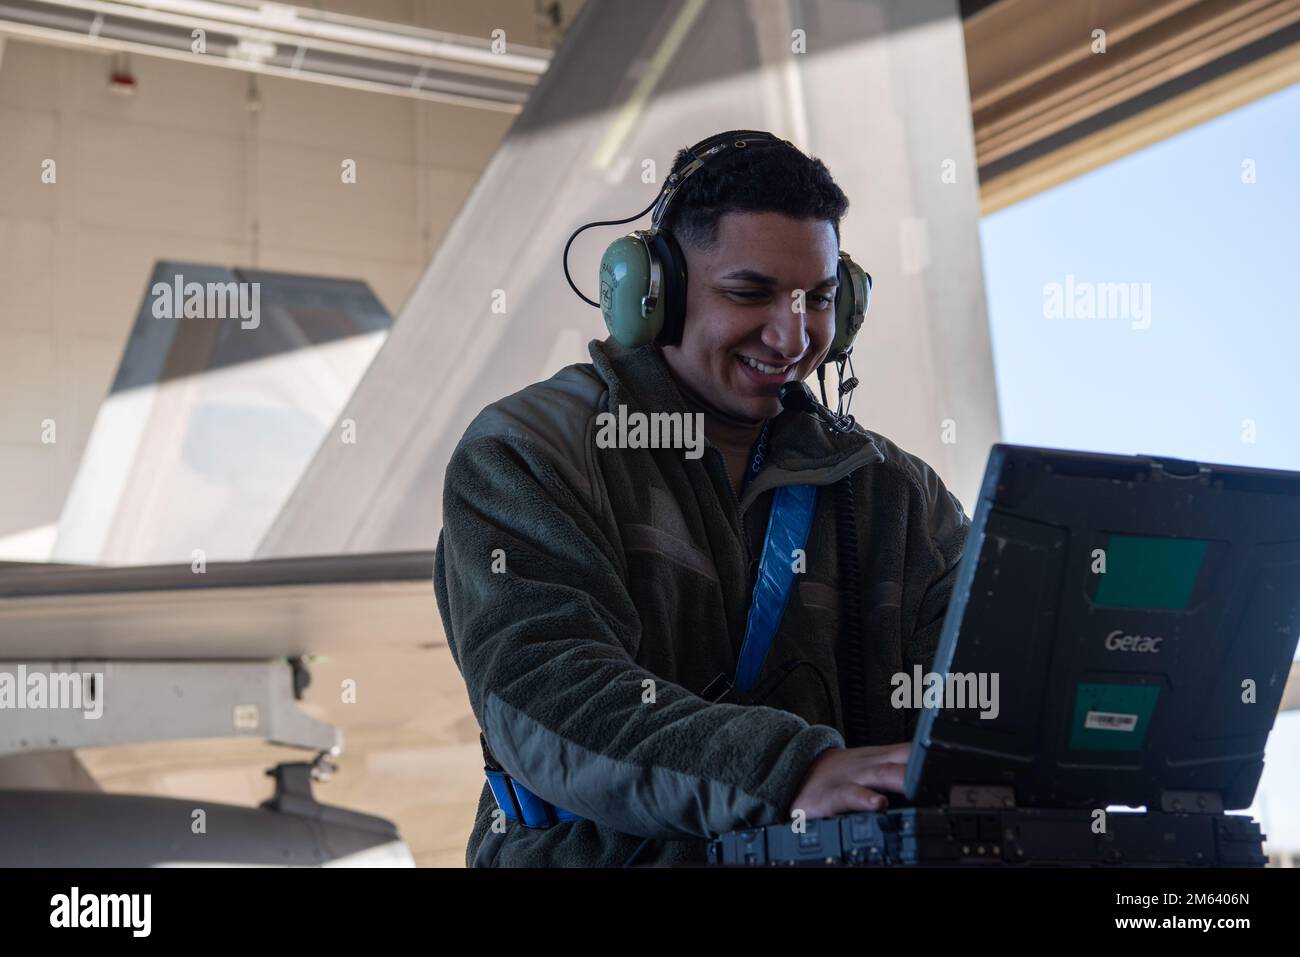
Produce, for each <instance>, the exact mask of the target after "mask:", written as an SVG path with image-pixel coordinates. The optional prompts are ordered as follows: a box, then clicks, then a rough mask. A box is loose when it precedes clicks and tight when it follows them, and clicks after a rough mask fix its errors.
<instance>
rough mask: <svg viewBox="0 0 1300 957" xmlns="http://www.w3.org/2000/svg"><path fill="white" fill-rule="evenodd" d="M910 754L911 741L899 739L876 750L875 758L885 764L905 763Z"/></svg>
mask: <svg viewBox="0 0 1300 957" xmlns="http://www.w3.org/2000/svg"><path fill="white" fill-rule="evenodd" d="M911 754H912V742H911V741H900V742H899V743H898V744H890V745H887V746H885V747H882V748H881V749H880V750H879V751H877V752H876V759H877V760H878V761H881V762H883V763H885V764H906V763H907V759H908V758H909V757H910V756H911Z"/></svg>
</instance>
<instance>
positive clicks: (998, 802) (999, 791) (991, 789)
mask: <svg viewBox="0 0 1300 957" xmlns="http://www.w3.org/2000/svg"><path fill="white" fill-rule="evenodd" d="M948 806H949V807H950V808H1008V807H1015V806H1016V792H1015V789H1014V788H1012V787H1010V786H1002V785H988V784H954V785H953V786H952V789H951V790H950V791H949V792H948Z"/></svg>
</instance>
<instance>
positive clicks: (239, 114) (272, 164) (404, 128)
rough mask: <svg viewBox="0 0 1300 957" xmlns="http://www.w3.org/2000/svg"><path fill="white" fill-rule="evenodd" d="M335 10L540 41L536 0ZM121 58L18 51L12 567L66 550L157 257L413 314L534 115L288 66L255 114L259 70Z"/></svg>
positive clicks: (6, 227)
mask: <svg viewBox="0 0 1300 957" xmlns="http://www.w3.org/2000/svg"><path fill="white" fill-rule="evenodd" d="M331 7H334V8H336V9H340V10H342V11H343V12H349V13H357V14H364V15H366V16H384V15H389V16H392V17H394V18H396V19H407V18H409V17H411V16H412V10H413V8H415V12H416V14H418V15H419V19H418V20H415V21H412V22H420V23H422V24H424V25H430V24H429V21H432V23H433V24H434V25H436V26H438V27H439V28H441V29H448V30H454V31H468V32H481V33H482V34H483V35H485V36H486V35H487V33H488V32H489V30H490V25H491V24H492V23H494V22H499V23H501V24H503V28H505V29H507V31H508V36H516V37H518V39H519V41H520V42H524V43H532V42H535V41H536V38H537V35H536V32H535V29H534V28H535V18H534V16H533V12H532V5H531V4H524V3H519V2H497V3H494V4H487V5H484V6H482V7H479V8H477V9H475V10H473V11H472V16H471V14H470V12H467V10H466V5H464V4H454V3H448V2H444V3H440V4H436V5H429V4H410V3H379V4H371V3H365V4H357V3H353V4H331ZM530 31H531V32H530ZM111 65H112V60H111V58H110V57H109V56H108V55H105V54H100V53H96V52H91V51H81V50H70V49H60V48H55V47H51V46H44V45H36V44H31V43H27V42H15V41H12V40H10V41H8V42H7V43H6V44H5V45H4V50H3V60H2V61H0V463H3V465H2V467H3V480H2V482H0V491H2V492H3V494H0V560H3V559H7V558H22V559H44V558H47V557H48V556H49V550H50V547H51V545H52V543H53V524H54V523H56V522H57V521H58V518H59V514H60V511H61V508H62V505H63V501H64V496H65V495H66V493H67V490H68V488H69V485H70V483H71V480H72V477H73V475H74V473H75V471H76V467H77V463H78V460H79V458H80V456H81V452H82V449H83V447H84V445H85V442H86V437H87V435H88V433H89V430H90V428H91V425H92V423H93V421H94V417H95V412H96V409H97V408H98V406H99V404H100V402H101V401H102V400H103V398H104V397H105V395H106V393H107V390H108V387H109V385H110V383H111V381H112V378H113V375H114V373H115V371H116V368H117V363H118V360H119V359H120V357H121V353H122V349H123V346H124V344H125V339H126V335H127V333H128V331H129V329H130V327H131V323H132V321H133V319H134V316H135V313H136V310H137V309H138V307H139V303H140V299H141V297H142V296H143V295H144V293H145V291H146V290H145V285H146V281H147V279H148V277H149V274H150V270H151V268H152V266H153V263H154V262H155V261H156V260H158V259H176V260H189V261H197V262H210V263H214V264H223V265H232V266H257V267H262V268H266V269H273V270H285V271H292V272H303V273H311V274H320V275H333V276H341V277H350V278H358V279H363V280H365V281H367V282H368V283H369V284H370V286H371V288H372V289H373V290H374V291H375V293H376V295H378V297H379V299H380V300H381V301H382V302H383V303H384V305H385V306H386V307H387V308H388V309H389V311H390V312H391V313H392V314H393V315H394V316H395V315H397V313H398V312H399V311H400V309H401V307H402V305H403V304H404V302H405V301H406V298H407V295H408V293H409V292H410V290H411V287H412V285H413V284H414V282H415V280H416V278H417V277H418V276H419V275H420V273H421V272H422V271H423V269H424V267H425V265H426V264H427V262H428V261H429V259H430V257H431V256H432V255H433V253H434V251H435V250H436V249H437V248H438V245H439V244H440V242H441V240H442V238H443V235H444V233H445V232H446V229H447V227H448V225H449V224H450V222H451V220H452V218H453V217H454V216H455V214H456V213H457V211H458V210H459V208H460V206H461V204H462V202H463V201H464V199H465V197H466V195H467V194H468V192H469V189H470V187H471V186H472V184H473V183H474V182H475V180H476V179H477V178H478V175H479V173H480V171H481V170H482V168H483V166H484V164H485V163H486V162H487V159H488V157H489V156H491V154H492V152H493V151H494V149H495V148H496V146H497V143H498V142H499V141H500V139H501V137H502V136H503V135H504V134H505V131H506V130H507V129H508V127H509V125H510V123H511V122H512V121H513V117H512V116H510V115H509V114H503V113H496V112H490V111H484V110H476V109H471V108H466V107H454V106H444V105H440V104H434V103H428V102H422V101H417V100H413V99H407V98H403V97H395V96H387V95H383V94H371V93H360V92H353V91H349V90H343V89H339V88H335V87H330V86H321V85H316V84H310V83H306V82H298V81H290V80H280V79H267V78H259V79H258V86H259V88H260V94H261V100H262V109H261V110H260V111H258V112H251V111H250V110H249V109H248V108H247V107H246V99H247V94H248V88H249V82H250V75H249V74H247V73H243V72H240V71H235V70H228V69H222V68H215V67H207V66H197V65H190V64H185V63H180V62H174V61H170V60H161V59H153V58H147V57H143V56H133V57H132V58H131V67H132V70H133V72H134V74H135V76H136V79H137V83H138V91H137V92H136V94H135V95H134V96H131V97H122V96H119V95H116V94H114V93H112V92H110V90H109V88H108V75H109V70H110V68H111ZM47 158H50V159H53V160H55V162H56V164H57V165H56V173H57V182H55V183H53V184H43V183H42V182H41V164H42V162H43V161H44V160H45V159H47ZM345 158H350V159H354V160H356V161H357V164H358V176H357V182H356V184H355V185H348V186H345V185H343V184H342V182H341V178H340V164H341V162H342V161H343V160H344V159H345ZM45 419H53V420H54V422H55V427H56V433H55V438H56V441H55V442H54V443H53V444H44V443H43V442H42V440H41V439H42V421H43V420H45Z"/></svg>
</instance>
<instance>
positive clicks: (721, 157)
mask: <svg viewBox="0 0 1300 957" xmlns="http://www.w3.org/2000/svg"><path fill="white" fill-rule="evenodd" d="M776 146H786V147H789V148H790V149H796V147H795V146H794V144H793V143H791V142H790V141H789V140H783V139H779V138H777V137H776V136H774V135H773V134H771V133H765V132H763V131H761V130H728V131H727V132H725V133H718V134H715V135H714V136H710V137H708V138H707V139H704V140H701V141H700V142H699V143H696V144H695V145H694V146H692V147H690V148H689V149H688V150H687V152H688V153H689V154H690V156H691V159H690V162H688V163H686V164H685V165H684V166H683V167H682V168H681V170H679V171H678V172H675V173H672V174H671V175H669V176H668V178H667V179H666V180H665V181H664V185H663V187H662V188H661V189H660V191H659V194H658V195H657V196H656V197H655V199H654V202H652V203H651V204H650V205H649V206H647V207H646V208H645V209H643V210H641V212H639V213H637V214H636V215H635V216H629V217H628V218H627V219H611V220H602V221H600V222H594V223H587V224H586V225H584V226H580V227H578V229H576V230H574V232H573V234H572V235H571V236H570V237H569V241H568V242H567V243H565V244H564V278H565V279H567V280H568V281H569V287H570V288H571V289H573V291H574V293H575V294H577V296H578V298H579V299H581V300H582V301H583V302H585V303H587V304H588V305H591V306H598V307H599V308H600V312H601V315H602V316H603V317H604V319H605V327H606V328H607V329H608V330H609V334H610V336H612V337H613V338H614V340H615V341H616V342H618V343H619V344H620V345H623V346H627V347H629V348H635V347H637V346H642V345H646V344H647V343H652V342H653V343H655V344H657V345H661V346H666V345H677V344H678V343H680V342H681V338H682V326H683V323H684V322H685V318H686V257H685V256H683V255H682V250H681V247H680V246H679V245H678V244H677V240H676V239H674V238H673V236H672V234H671V233H670V232H668V231H667V230H665V229H663V227H662V224H663V221H664V219H665V218H666V217H667V215H668V212H669V211H670V210H671V209H672V204H673V200H674V199H675V198H676V196H677V194H678V192H679V191H680V190H681V188H682V186H683V185H684V184H685V183H686V181H687V180H688V179H690V177H691V176H692V175H694V174H695V173H696V172H698V171H699V170H701V169H703V168H704V167H706V166H709V167H714V168H716V167H717V166H718V165H720V164H721V163H723V162H725V161H726V160H728V159H730V158H731V157H735V156H739V155H741V154H743V153H745V152H746V151H748V150H751V149H762V148H770V147H776ZM651 210H653V211H654V214H653V216H652V218H651V228H650V229H638V230H635V231H634V232H632V233H629V234H628V235H626V236H622V237H620V238H619V239H616V240H614V241H613V242H612V243H610V244H609V246H608V247H606V249H605V254H604V255H603V256H602V257H601V260H600V301H599V302H596V301H595V300H593V299H588V298H587V297H586V296H584V295H583V294H582V292H581V290H579V289H578V287H577V285H575V284H574V282H573V277H572V276H571V275H570V274H569V247H570V246H572V245H573V241H574V240H575V239H576V238H577V237H578V234H579V233H581V232H582V231H583V230H586V229H590V228H592V227H593V226H617V225H621V224H623V223H630V222H632V221H633V220H636V219H640V218H641V217H642V216H644V215H645V214H646V213H648V212H650V211H651ZM837 274H838V278H839V288H838V289H837V290H836V292H835V337H834V339H832V340H831V346H830V350H829V351H828V352H827V354H826V359H825V360H824V362H823V364H822V365H821V366H820V367H819V368H818V370H817V377H818V381H819V382H820V384H821V387H822V401H823V403H825V402H826V381H825V367H826V363H830V362H834V363H835V364H836V366H837V368H838V369H839V373H840V390H839V391H840V396H839V398H840V406H839V413H840V414H841V417H843V416H845V415H846V414H847V409H846V408H845V406H844V397H845V396H846V395H848V396H850V398H851V394H852V390H853V388H854V387H856V386H857V384H858V380H857V379H856V378H854V377H853V374H852V368H853V367H852V361H851V360H850V359H849V356H850V354H851V353H852V351H853V340H854V339H855V338H856V337H857V335H858V332H859V330H861V328H862V324H863V322H864V321H865V319H866V313H867V307H868V306H869V305H870V303H871V274H870V273H868V272H867V271H866V270H865V269H863V268H862V267H861V266H859V265H858V264H857V263H855V262H854V261H853V258H852V257H851V256H850V255H849V254H848V253H847V252H845V251H844V250H840V256H839V267H838V269H837ZM846 362H847V363H848V366H849V377H848V378H847V379H846V378H845V376H844V366H845V363H846ZM848 422H849V427H851V423H852V419H851V417H850V418H848Z"/></svg>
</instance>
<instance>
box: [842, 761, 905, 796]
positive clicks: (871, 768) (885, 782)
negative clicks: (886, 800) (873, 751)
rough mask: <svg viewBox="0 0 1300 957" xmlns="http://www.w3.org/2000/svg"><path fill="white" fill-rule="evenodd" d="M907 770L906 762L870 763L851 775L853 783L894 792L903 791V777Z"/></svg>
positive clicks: (899, 792) (900, 792)
mask: <svg viewBox="0 0 1300 957" xmlns="http://www.w3.org/2000/svg"><path fill="white" fill-rule="evenodd" d="M906 772H907V765H906V764H897V763H892V762H891V763H887V764H872V765H868V766H867V767H865V768H862V769H861V770H859V771H858V773H857V774H855V775H854V776H853V781H854V783H855V784H860V785H862V786H863V787H865V788H875V789H877V790H881V791H892V792H893V793H895V794H902V793H903V778H904V776H905V774H906Z"/></svg>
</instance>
